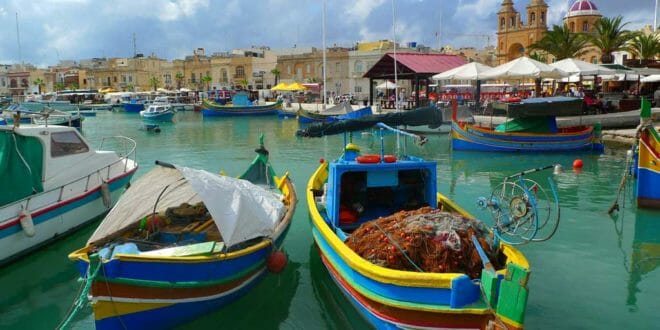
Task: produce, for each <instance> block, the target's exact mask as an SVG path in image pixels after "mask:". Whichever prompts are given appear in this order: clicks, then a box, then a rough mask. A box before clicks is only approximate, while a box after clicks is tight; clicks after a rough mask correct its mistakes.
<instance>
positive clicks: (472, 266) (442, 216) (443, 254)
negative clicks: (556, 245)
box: [346, 207, 503, 278]
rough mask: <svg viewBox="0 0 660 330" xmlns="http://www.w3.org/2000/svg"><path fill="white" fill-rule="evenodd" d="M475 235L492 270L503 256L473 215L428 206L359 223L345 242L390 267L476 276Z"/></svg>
mask: <svg viewBox="0 0 660 330" xmlns="http://www.w3.org/2000/svg"><path fill="white" fill-rule="evenodd" d="M472 235H476V236H477V239H478V240H479V243H480V244H481V247H482V248H483V250H484V251H485V252H486V254H487V255H488V258H489V259H490V262H491V263H492V264H493V267H495V269H500V268H501V266H502V265H503V261H502V259H503V257H502V255H501V254H500V253H498V252H497V251H492V250H491V245H492V234H491V232H490V231H489V230H488V228H486V226H485V225H484V224H483V223H482V222H480V221H478V220H475V219H468V218H464V217H463V216H461V215H460V214H456V213H449V212H443V211H441V210H438V209H433V208H430V207H423V208H420V209H417V210H413V211H400V212H397V213H395V214H393V215H390V216H388V217H385V218H379V219H377V220H374V221H370V222H367V223H364V224H362V225H361V226H360V227H359V228H358V229H356V230H355V231H354V232H353V233H352V234H351V236H349V237H348V239H347V240H346V244H347V245H348V246H349V247H350V248H351V249H352V250H353V251H355V252H356V253H357V254H359V255H360V256H361V257H362V258H365V259H367V260H369V261H370V262H372V263H374V264H376V265H379V266H383V267H387V268H392V269H400V270H408V271H423V272H434V273H465V274H466V275H468V276H470V277H471V278H479V277H480V276H481V270H482V268H483V264H482V262H481V259H480V258H479V254H478V252H477V249H476V248H475V247H474V245H473V243H472V241H471V240H470V237H471V236H472Z"/></svg>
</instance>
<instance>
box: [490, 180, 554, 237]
mask: <svg viewBox="0 0 660 330" xmlns="http://www.w3.org/2000/svg"><path fill="white" fill-rule="evenodd" d="M490 201H491V203H492V204H493V205H495V206H494V207H493V210H492V212H493V217H494V219H495V224H494V226H495V228H494V229H495V230H494V231H495V235H497V236H498V238H499V239H501V240H502V241H504V242H506V243H509V244H514V245H515V244H525V243H528V242H530V241H537V240H545V239H547V238H549V237H545V235H541V236H544V237H541V236H539V233H545V232H546V230H544V228H545V227H546V226H548V225H549V224H550V223H551V221H550V219H551V216H552V208H553V205H552V204H551V200H550V199H549V195H548V194H547V192H546V191H545V189H543V187H541V186H540V185H539V184H538V183H536V182H535V181H533V180H531V179H524V178H523V179H521V180H515V181H506V180H505V181H504V182H503V183H501V184H500V185H498V186H497V187H496V188H495V189H494V190H493V192H492V193H491V198H490ZM546 229H547V228H546ZM553 233H554V231H553Z"/></svg>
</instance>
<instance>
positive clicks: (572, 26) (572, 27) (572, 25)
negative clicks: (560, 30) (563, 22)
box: [569, 22, 575, 32]
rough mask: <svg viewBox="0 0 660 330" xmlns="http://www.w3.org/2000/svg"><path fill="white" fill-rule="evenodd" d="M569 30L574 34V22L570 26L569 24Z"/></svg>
mask: <svg viewBox="0 0 660 330" xmlns="http://www.w3.org/2000/svg"><path fill="white" fill-rule="evenodd" d="M569 30H571V32H575V22H571V24H569Z"/></svg>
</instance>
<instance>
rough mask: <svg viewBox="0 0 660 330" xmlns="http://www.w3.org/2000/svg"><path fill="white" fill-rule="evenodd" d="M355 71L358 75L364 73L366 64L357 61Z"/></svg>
mask: <svg viewBox="0 0 660 330" xmlns="http://www.w3.org/2000/svg"><path fill="white" fill-rule="evenodd" d="M354 70H355V72H357V73H360V72H364V64H362V61H355V68H354Z"/></svg>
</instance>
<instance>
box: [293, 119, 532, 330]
mask: <svg viewBox="0 0 660 330" xmlns="http://www.w3.org/2000/svg"><path fill="white" fill-rule="evenodd" d="M379 126H380V127H387V125H382V124H379ZM388 129H390V130H393V129H392V128H388ZM399 133H401V131H399ZM404 133H405V132H404ZM344 140H345V145H346V147H345V148H344V150H343V154H342V155H341V156H340V157H339V158H337V159H336V160H333V161H331V162H325V161H322V162H321V164H320V165H319V167H318V168H317V169H316V171H315V172H314V173H313V174H312V176H311V177H310V179H309V182H308V184H307V190H306V195H307V204H308V207H309V214H310V219H311V220H310V221H311V224H312V235H313V238H314V242H315V243H316V246H317V247H318V251H319V254H320V256H321V261H322V262H323V264H324V265H325V268H326V269H327V271H328V273H329V274H330V276H331V278H332V279H333V280H334V282H335V283H336V284H337V286H338V287H339V289H340V290H341V292H342V293H343V294H344V296H346V297H347V298H348V300H349V301H350V302H351V304H352V305H353V306H354V307H355V308H356V309H357V310H358V311H359V312H360V313H361V314H362V315H363V316H364V317H365V319H367V320H368V321H369V322H370V323H371V324H372V325H373V326H375V327H376V328H379V329H384V328H406V329H407V328H415V329H447V328H460V329H490V328H491V327H492V326H495V327H500V328H508V329H520V328H522V327H523V323H524V315H525V308H526V303H527V296H528V292H529V291H528V287H527V281H528V279H529V274H530V271H529V264H528V262H527V259H526V258H525V256H524V255H523V254H522V253H521V252H520V251H518V250H517V249H515V248H513V247H512V246H510V245H508V244H505V243H503V242H498V243H496V242H495V241H494V240H493V239H492V237H493V235H492V232H491V231H490V230H489V229H488V228H485V227H484V225H483V223H481V222H480V221H478V220H475V219H474V217H472V216H471V215H470V214H468V213H467V212H466V211H465V210H463V209H462V208H461V207H459V206H458V205H457V204H455V203H454V202H453V201H451V200H450V199H448V198H447V197H445V196H443V195H442V194H440V193H439V192H438V191H437V177H436V174H437V172H436V171H437V170H436V169H437V164H436V162H435V161H428V160H424V159H421V158H418V157H415V156H411V155H399V156H394V155H385V153H384V147H383V146H384V143H383V135H382V134H381V152H380V154H369V155H366V154H361V153H360V148H359V147H358V146H357V145H355V144H353V143H350V142H349V143H346V142H347V139H346V138H345V139H344ZM475 242H476V243H475ZM480 259H481V260H480Z"/></svg>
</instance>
